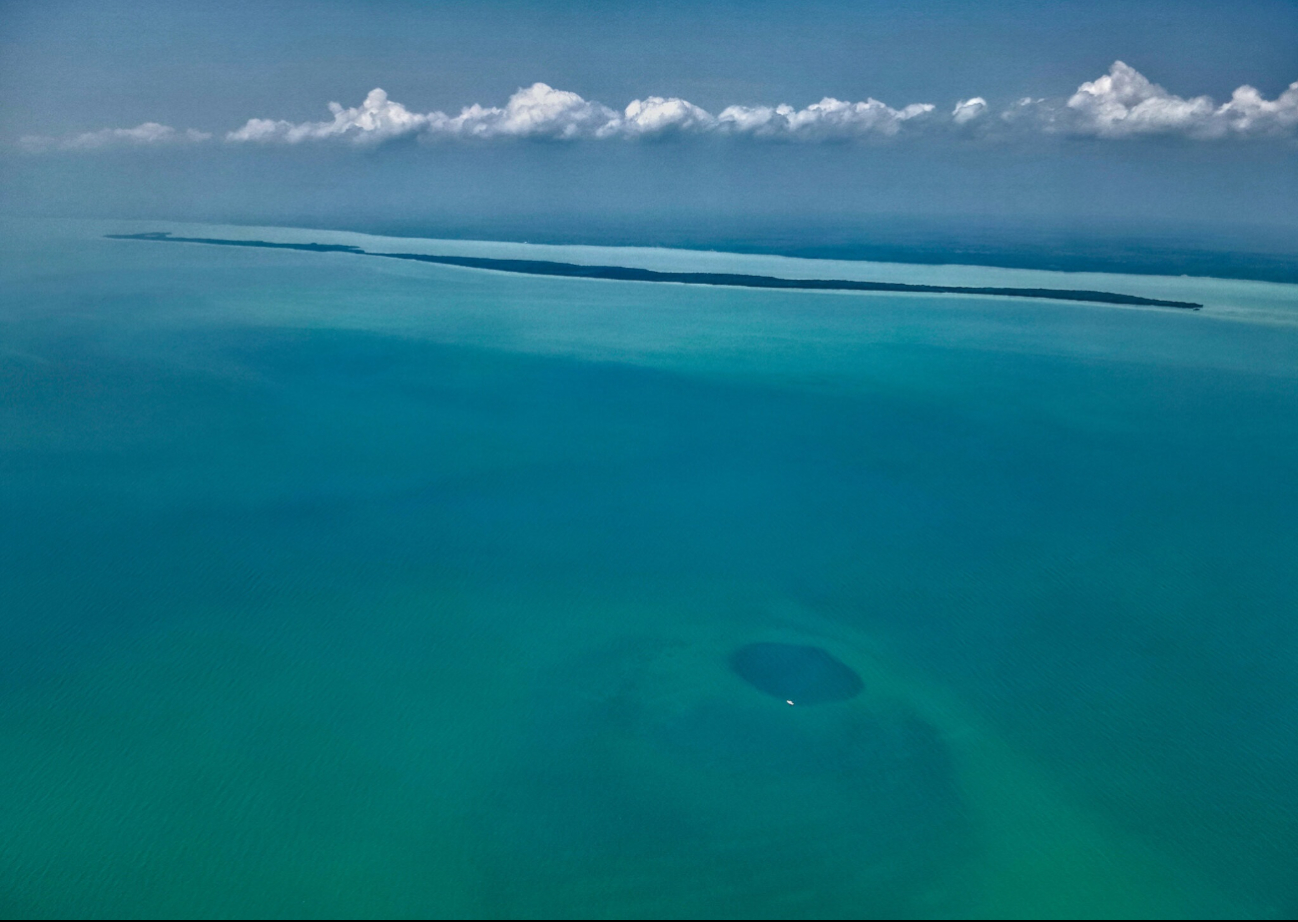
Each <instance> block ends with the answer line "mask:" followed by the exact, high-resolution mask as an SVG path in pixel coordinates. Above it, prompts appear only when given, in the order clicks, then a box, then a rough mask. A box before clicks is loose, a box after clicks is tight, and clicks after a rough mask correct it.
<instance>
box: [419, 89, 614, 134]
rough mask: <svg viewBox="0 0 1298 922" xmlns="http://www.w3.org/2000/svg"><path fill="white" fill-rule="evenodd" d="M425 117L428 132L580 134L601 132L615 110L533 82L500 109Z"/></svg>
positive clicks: (474, 107) (474, 108)
mask: <svg viewBox="0 0 1298 922" xmlns="http://www.w3.org/2000/svg"><path fill="white" fill-rule="evenodd" d="M429 118H430V119H431V121H430V130H429V134H430V135H432V136H436V135H460V136H463V137H473V138H495V137H511V138H582V137H601V136H603V135H604V133H605V132H606V130H607V129H608V127H609V126H610V125H613V124H616V123H617V121H618V114H617V113H616V112H614V111H613V110H612V109H610V108H608V107H607V106H603V105H601V104H599V103H597V102H591V101H589V100H586V99H582V98H581V96H579V95H577V94H576V93H571V92H568V91H567V90H556V89H555V88H554V87H552V86H549V85H547V84H544V83H534V84H532V85H531V86H529V87H524V88H523V89H520V90H519V91H518V92H516V93H515V94H514V95H513V96H511V97H509V102H507V103H505V107H504V108H503V109H499V108H495V107H492V108H483V107H482V106H480V105H472V106H469V107H468V108H466V109H464V110H463V111H461V112H460V114H459V115H458V116H456V117H455V118H452V119H448V118H446V117H445V116H444V115H442V114H441V113H440V112H437V113H433V114H432V115H431V116H429Z"/></svg>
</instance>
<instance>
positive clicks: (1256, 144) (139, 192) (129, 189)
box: [0, 0, 1298, 232]
mask: <svg viewBox="0 0 1298 922" xmlns="http://www.w3.org/2000/svg"><path fill="white" fill-rule="evenodd" d="M1296 37H1298V4H1295V3H1292V2H1258V0H1252V2H1239V3H1232V4H1219V3H1203V2H1176V3H1170V2H1137V3H1131V2H1126V3H1116V2H1089V3H1074V2H1052V3H1021V2H999V3H983V4H967V3H951V2H932V0H929V2H920V3H909V2H908V3H894V2H878V3H826V2H804V3H726V2H722V3H689V4H686V3H675V2H664V3H643V4H634V5H632V4H607V3H509V2H495V3H492V2H477V3H471V4H470V3H407V2H392V3H384V4H359V3H333V2H315V3H303V2H284V0H278V2H260V3H223V4H171V3H157V2H108V3H83V2H44V3H34V2H8V3H3V4H0V99H3V100H4V102H3V103H0V145H2V146H3V148H4V153H3V155H0V156H2V157H3V160H4V173H5V178H4V179H2V180H0V209H3V210H6V211H10V212H16V213H32V214H61V215H67V214H87V215H95V216H105V215H107V216H121V217H174V218H180V219H219V220H242V221H270V222H273V221H285V222H295V223H302V222H312V221H315V222H317V223H322V224H335V225H352V226H358V225H379V224H382V223H383V222H384V221H390V222H395V223H402V222H404V223H406V224H414V225H419V224H422V225H426V226H428V227H429V228H430V229H436V228H437V227H438V226H439V224H440V225H445V226H452V225H457V223H458V225H465V226H467V225H473V226H481V227H482V228H484V229H485V230H486V231H490V228H491V227H492V226H493V222H494V224H495V225H499V226H500V227H505V226H507V225H508V224H509V222H510V221H517V220H522V219H524V218H526V219H528V220H531V221H533V222H534V223H535V221H536V220H537V219H538V216H540V217H541V218H545V217H547V216H548V217H553V218H554V219H555V220H556V221H566V222H568V223H569V224H579V223H581V222H583V221H589V222H591V223H592V224H598V223H600V222H604V223H605V224H607V223H609V222H612V223H616V222H617V221H623V222H635V221H645V222H650V223H652V222H654V221H658V222H660V223H661V222H667V223H670V222H672V221H675V222H677V223H687V222H690V221H692V220H695V219H696V218H698V217H700V216H706V217H708V218H710V219H712V220H717V221H719V222H721V223H726V222H729V224H731V225H738V224H742V223H743V222H744V221H746V220H751V221H752V222H755V223H759V224H760V223H762V222H766V223H767V224H771V223H773V222H776V223H778V222H780V221H786V222H787V221H793V222H807V223H809V224H812V225H814V224H816V222H821V223H827V224H834V223H835V222H838V223H843V222H849V223H850V222H852V221H860V220H863V219H865V218H868V217H869V216H892V217H898V216H901V217H917V218H925V217H926V218H932V219H934V220H945V221H949V222H959V221H968V220H973V221H978V220H982V221H989V220H994V221H999V222H1011V223H1012V222H1014V221H1025V222H1029V223H1030V222H1037V223H1042V222H1044V223H1047V224H1050V223H1054V224H1067V223H1069V222H1074V221H1075V222H1091V223H1093V224H1097V225H1099V226H1106V225H1109V224H1114V225H1122V226H1148V227H1161V228H1165V229H1166V228H1177V227H1186V228H1196V229H1198V231H1199V232H1202V231H1203V229H1204V228H1209V229H1211V228H1213V227H1217V226H1241V227H1243V226H1258V227H1270V228H1272V229H1273V231H1274V230H1280V231H1286V230H1289V229H1292V228H1294V227H1295V226H1296V225H1298V218H1295V216H1294V215H1295V214H1296V213H1298V143H1296V142H1295V139H1294V137H1293V135H1292V132H1290V134H1289V135H1287V136H1285V137H1280V138H1262V139H1236V138H1225V139H1216V140H1197V139H1189V138H1186V137H1180V136H1165V135H1159V136H1152V137H1141V138H1106V139H1097V138H1095V137H1085V138H1083V137H1054V136H1049V137H1047V136H1042V137H1029V138H1022V137H1020V138H1016V139H1012V140H1005V139H999V140H997V139H990V140H989V139H987V138H978V137H967V136H962V137H957V136H954V134H953V135H952V136H941V137H908V136H906V133H905V132H903V133H902V135H900V136H898V137H895V138H884V139H882V140H879V139H875V140H863V141H855V142H851V143H835V144H771V143H765V144H764V143H758V142H754V141H751V140H746V139H735V138H729V139H716V138H708V139H701V138H692V139H666V140H661V139H660V140H658V141H654V140H649V141H639V142H622V143H617V144H613V143H601V144H595V143H576V142H573V143H557V144H556V143H554V142H546V141H537V140H522V141H519V140H514V141H511V142H509V143H504V142H502V143H501V144H498V145H495V146H492V147H490V148H488V147H483V146H472V145H467V146H466V145H458V144H447V145H431V146H430V145H424V144H413V143H407V142H403V141H398V142H396V143H391V144H387V145H378V146H368V147H365V148H364V149H358V148H357V146H355V145H353V146H350V147H348V146H345V145H343V144H312V145H293V146H285V145H281V146H279V147H275V146H268V145H260V146H256V145H232V144H229V143H223V142H222V138H223V137H224V135H225V133H226V132H229V131H231V130H233V129H237V128H239V127H240V126H241V125H243V124H244V123H245V122H246V121H247V120H248V119H250V118H267V119H283V120H287V121H288V122H294V123H300V122H306V121H316V120H321V119H324V120H326V121H327V120H328V119H329V118H330V117H331V116H330V115H329V112H328V110H327V109H326V105H327V103H329V102H330V101H333V100H337V101H338V102H340V103H341V104H342V105H343V106H358V105H360V103H361V101H362V100H363V99H364V98H365V95H366V93H368V92H369V91H370V90H372V89H373V88H375V87H382V88H383V89H384V90H386V91H387V93H388V96H389V98H390V99H392V100H394V101H397V102H400V103H402V104H403V105H405V106H407V107H409V109H410V110H411V111H413V112H417V113H424V112H432V111H435V110H437V111H445V112H447V113H450V114H452V115H454V114H455V113H457V112H459V111H460V109H461V107H463V106H467V105H470V104H473V103H480V104H482V105H483V106H502V105H504V103H505V100H506V99H508V98H509V97H510V95H511V94H512V93H514V92H515V91H516V90H518V88H520V87H524V86H528V85H530V84H532V83H534V82H537V81H541V82H544V83H547V84H549V85H550V86H553V87H555V88H557V89H561V90H567V91H572V92H575V93H577V94H580V95H581V96H582V97H584V98H585V99H587V100H593V101H597V102H599V103H603V104H605V105H607V106H610V107H612V108H613V109H614V110H618V111H620V110H621V109H622V108H623V107H624V106H625V105H626V104H627V103H628V102H629V101H630V100H632V99H642V98H645V97H648V96H652V95H660V96H669V97H670V96H679V97H682V98H684V99H686V100H689V101H690V102H692V103H694V104H696V105H698V106H701V107H703V108H704V109H706V110H708V111H709V112H712V113H717V112H719V111H720V110H722V109H723V108H724V107H726V106H729V105H741V106H758V105H775V104H778V103H789V104H791V105H793V106H794V107H795V108H799V107H805V106H808V105H810V104H812V103H815V102H816V101H818V100H820V99H821V98H823V97H825V96H832V97H835V98H838V99H843V100H848V101H860V100H865V99H867V98H874V99H878V100H882V101H883V102H884V103H887V104H888V106H891V107H894V108H896V109H901V108H902V107H904V106H907V105H910V104H913V103H929V104H932V105H934V106H935V107H936V108H935V113H936V117H945V115H944V114H945V113H948V112H949V111H950V110H951V107H952V106H953V105H954V104H955V103H956V102H957V101H958V100H962V99H968V98H971V97H981V98H984V99H985V100H986V101H987V103H988V106H989V110H988V111H989V112H991V113H999V112H1001V111H1003V110H1004V109H1005V108H1006V107H1007V106H1010V105H1012V104H1013V102H1014V101H1015V100H1017V99H1020V98H1022V97H1032V98H1052V99H1058V100H1064V99H1067V98H1068V96H1069V95H1070V94H1072V93H1073V92H1075V91H1076V90H1077V88H1078V87H1079V85H1081V84H1082V83H1083V82H1086V81H1093V80H1095V79H1097V78H1099V77H1101V76H1102V75H1103V74H1105V72H1106V71H1107V70H1108V69H1109V67H1110V66H1111V65H1112V64H1113V62H1114V61H1119V60H1121V61H1124V62H1126V63H1127V64H1129V65H1131V66H1132V67H1133V68H1135V69H1136V70H1137V71H1139V72H1140V73H1141V74H1143V75H1145V77H1147V78H1148V79H1149V80H1151V81H1153V82H1154V83H1157V84H1159V85H1161V86H1162V87H1165V88H1166V90H1167V92H1168V93H1170V94H1174V95H1175V96H1179V97H1181V98H1183V99H1190V98H1192V97H1195V96H1199V95H1207V96H1211V97H1212V99H1213V100H1214V101H1215V102H1216V103H1217V104H1220V103H1223V102H1225V101H1227V100H1229V99H1230V97H1231V93H1232V91H1233V90H1234V89H1235V88H1236V87H1239V86H1242V85H1250V86H1253V87H1256V88H1257V90H1258V91H1259V92H1260V94H1261V96H1262V97H1263V98H1264V99H1266V100H1274V99H1276V98H1277V96H1279V95H1280V94H1281V93H1283V92H1284V91H1285V89H1286V87H1288V86H1289V84H1290V83H1291V82H1293V81H1294V80H1298V38H1296ZM145 122H157V123H160V124H163V125H168V126H175V128H177V129H178V130H180V131H183V130H185V129H195V130H197V131H199V132H204V133H211V134H212V135H213V139H212V140H211V141H210V142H209V143H206V144H202V145H192V146H184V145H173V146H166V147H163V148H160V149H157V150H154V149H147V150H145V149H138V148H131V149H121V150H117V149H113V150H96V151H75V152H73V151H55V152H46V153H43V154H31V153H26V152H22V151H20V150H19V149H18V147H17V144H18V141H19V139H20V138H23V137H26V136H44V137H49V138H61V137H75V136H77V135H78V134H80V133H84V132H95V131H100V130H102V129H118V128H131V127H133V126H136V125H140V124H141V123H145ZM917 124H918V123H917Z"/></svg>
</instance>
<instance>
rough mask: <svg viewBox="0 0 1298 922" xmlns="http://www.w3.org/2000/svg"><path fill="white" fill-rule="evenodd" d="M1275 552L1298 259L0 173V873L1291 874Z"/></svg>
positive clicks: (520, 910)
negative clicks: (899, 242)
mask: <svg viewBox="0 0 1298 922" xmlns="http://www.w3.org/2000/svg"><path fill="white" fill-rule="evenodd" d="M147 232H171V233H173V234H175V235H177V236H194V237H213V238H234V239H256V240H266V241H280V242H318V243H324V244H337V245H354V246H359V247H362V248H363V249H365V250H367V251H384V250H387V251H391V252H402V253H414V252H425V253H428V254H441V255H452V256H463V257H472V258H484V259H516V260H521V259H532V260H550V261H559V262H568V263H579V264H589V265H600V266H610V265H613V266H626V267H637V268H644V269H650V270H654V271H662V272H713V273H723V272H728V273H744V274H754V275H771V276H779V277H784V278H834V279H862V280H872V281H891V282H897V283H901V284H933V285H959V286H981V287H993V286H999V287H1022V288H1033V287H1037V288H1068V289H1094V290H1103V291H1112V292H1122V293H1127V294H1131V295H1136V296H1140V297H1149V298H1160V299H1172V300H1183V301H1192V302H1197V303H1202V304H1204V305H1205V307H1204V309H1203V310H1202V311H1197V312H1190V311H1179V310H1169V309H1160V308H1148V307H1127V306H1112V305H1094V304H1082V303H1065V302H1051V301H1045V300H1035V299H1025V298H1015V299H1005V298H995V297H982V296H963V295H919V294H892V293H889V294H878V293H859V292H827V291H785V290H779V291H766V290H745V289H734V288H724V287H703V286H692V285H678V284H665V283H646V282H631V281H606V280H592V279H580V278H558V277H536V276H526V275H518V274H507V273H500V272H491V271H484V270H479V269H471V268H461V267H456V266H447V265H435V264H425V263H417V262H410V261H399V260H382V259H362V258H358V257H356V256H354V255H350V254H347V253H336V252H325V253H312V252H302V251H293V250H277V249H267V248H244V247H218V246H204V245H198V244H193V245H191V244H184V245H177V244H172V245H160V244H159V243H157V242H151V241H144V240H111V239H105V237H104V235H105V234H109V233H114V234H131V233H147ZM1295 561H1298V286H1296V285H1286V284H1278V283H1271V282H1261V281H1239V280H1220V279H1212V278H1201V277H1191V276H1178V277H1170V276H1153V275H1141V276H1127V275H1105V274H1099V273H1060V272H1047V271H1038V270H1027V269H1006V268H985V267H983V268H980V267H974V266H960V265H904V264H889V263H865V262H851V261H831V260H807V259H796V258H789V257H779V256H765V255H751V254H750V255H737V254H727V253H719V252H704V251H682V250H654V249H633V248H610V247H575V246H540V245H527V244H507V243H486V242H472V241H463V240H459V241H435V240H418V239H410V238H401V239H394V238H382V237H374V236H366V235H361V234H354V233H342V232H330V231H314V230H303V229H289V228H266V227H258V228H247V227H219V226H214V225H185V224H172V223H167V222H147V223H133V222H110V221H97V222H73V221H60V222H54V221H48V222H41V221H17V220H12V219H7V220H5V221H4V222H3V223H0V915H4V916H27V917H53V916H87V917H89V916H174V915H181V916H188V915H200V916H275V917H279V916H340V915H342V916H391V915H398V916H458V915H473V916H492V917H501V916H504V917H530V916H550V915H563V916H585V917H589V916H721V917H753V916H758V917H781V918H782V917H789V916H799V917H800V916H818V917H824V916H830V917H834V916H842V917H854V918H860V917H871V916H875V917H895V916H915V917H952V916H957V917H958V916H975V917H1039V916H1056V917H1072V916H1079V915H1081V916H1107V917H1119V918H1122V917H1132V916H1135V917H1191V918H1193V917H1240V916H1245V917H1263V918H1292V917H1293V916H1295V915H1298V566H1296V565H1295ZM844 670H846V671H844ZM788 689H794V690H793V691H789V690H788ZM804 695H805V697H804ZM799 697H802V698H803V700H802V703H799V701H798V700H795V699H796V698H799ZM786 698H787V699H788V700H785V699H786ZM789 701H792V704H790V703H789Z"/></svg>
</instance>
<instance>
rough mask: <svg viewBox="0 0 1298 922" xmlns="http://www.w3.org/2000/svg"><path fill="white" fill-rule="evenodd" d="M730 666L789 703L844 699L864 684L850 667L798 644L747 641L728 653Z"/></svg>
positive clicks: (739, 674)
mask: <svg viewBox="0 0 1298 922" xmlns="http://www.w3.org/2000/svg"><path fill="white" fill-rule="evenodd" d="M730 668H731V669H732V670H734V672H735V674H736V675H738V676H739V677H740V678H741V679H743V680H744V681H745V682H747V683H748V684H749V685H751V686H753V687H754V688H756V689H757V690H758V691H762V692H765V693H766V694H768V695H771V696H772V697H775V698H779V699H780V700H781V701H788V702H790V703H791V704H823V703H825V702H827V701H846V700H847V699H849V698H855V697H856V696H857V695H858V694H860V693H861V689H862V688H863V687H864V685H863V683H862V682H861V677H860V676H859V675H857V674H856V672H855V671H854V670H853V669H852V667H850V666H848V665H847V664H846V663H844V662H842V661H841V660H838V659H835V658H834V656H833V655H831V654H830V653H829V652H828V651H827V650H823V649H821V648H820V647H809V646H804V645H802V644H789V643H750V644H748V645H747V646H745V647H740V648H739V649H738V650H736V651H735V652H734V653H732V654H731V655H730Z"/></svg>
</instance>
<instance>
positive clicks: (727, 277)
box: [105, 231, 1203, 311]
mask: <svg viewBox="0 0 1298 922" xmlns="http://www.w3.org/2000/svg"><path fill="white" fill-rule="evenodd" d="M105 236H107V237H109V238H111V239H113V240H150V241H155V242H159V243H205V244H208V245H210V246H232V247H261V248H265V249H272V250H303V251H305V252H308V253H350V254H352V255H354V256H378V257H383V258H385V259H408V260H413V261H415V262H424V263H435V264H437V265H443V266H459V267H461V268H465V269H489V270H493V271H495V272H514V273H518V274H522V275H548V276H558V277H562V278H579V279H606V280H609V281H617V282H676V283H679V284H684V285H723V286H728V287H732V288H771V289H793V290H800V291H884V292H910V293H911V294H943V295H947V294H950V295H992V296H995V297H1002V298H1049V299H1052V300H1055V301H1091V302H1096V303H1100V304H1128V305H1135V306H1140V307H1174V308H1179V309H1181V310H1192V311H1197V310H1199V309H1200V308H1202V307H1203V305H1202V304H1195V303H1194V302H1191V301H1163V300H1160V299H1158V298H1141V297H1138V296H1136V295H1124V294H1118V293H1116V292H1111V291H1084V290H1069V289H1060V288H974V287H968V286H962V285H907V284H903V283H901V282H858V281H853V280H850V279H786V278H777V277H775V276H769V275H739V274H735V273H728V272H657V271H655V270H653V269H633V268H628V267H625V266H583V265H578V264H576V263H556V262H547V261H545V260H537V259H485V258H482V257H477V256H429V255H425V254H422V253H372V252H370V251H369V250H363V249H361V248H360V247H357V246H348V245H345V244H331V243H271V242H269V241H266V240H220V239H217V238H214V237H173V236H172V235H171V234H170V233H168V232H166V231H159V232H151V233H144V234H106V235H105Z"/></svg>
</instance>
